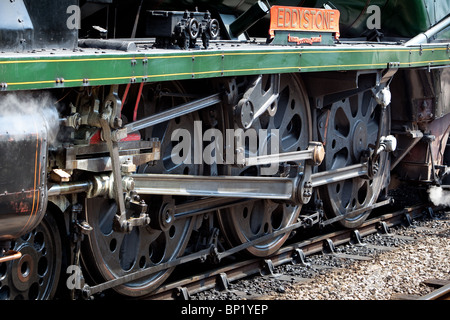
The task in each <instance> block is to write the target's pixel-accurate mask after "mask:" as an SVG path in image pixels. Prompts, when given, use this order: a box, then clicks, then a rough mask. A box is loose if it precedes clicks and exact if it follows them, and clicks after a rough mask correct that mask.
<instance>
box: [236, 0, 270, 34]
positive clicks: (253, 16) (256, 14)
mask: <svg viewBox="0 0 450 320" xmlns="http://www.w3.org/2000/svg"><path fill="white" fill-rule="evenodd" d="M269 11H270V7H268V6H267V5H266V4H265V3H264V2H262V1H258V2H256V3H255V4H254V5H252V6H251V7H250V8H249V9H248V10H247V11H245V12H244V13H243V14H242V15H240V16H239V17H238V18H237V19H236V20H234V21H233V22H232V23H231V24H230V33H231V35H232V36H233V37H236V38H237V37H239V35H241V34H242V33H244V32H245V31H247V30H248V29H250V27H251V26H253V25H254V24H255V23H256V22H258V21H259V20H261V19H262V18H264V17H265V16H266V14H267V13H268V12H269Z"/></svg>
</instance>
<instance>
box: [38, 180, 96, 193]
mask: <svg viewBox="0 0 450 320" xmlns="http://www.w3.org/2000/svg"><path fill="white" fill-rule="evenodd" d="M91 187H92V183H91V182H90V181H86V182H71V183H64V184H54V185H52V186H51V187H50V188H49V189H48V191H47V195H48V196H49V197H53V196H60V195H65V194H72V193H82V192H87V191H89V189H90V188H91Z"/></svg>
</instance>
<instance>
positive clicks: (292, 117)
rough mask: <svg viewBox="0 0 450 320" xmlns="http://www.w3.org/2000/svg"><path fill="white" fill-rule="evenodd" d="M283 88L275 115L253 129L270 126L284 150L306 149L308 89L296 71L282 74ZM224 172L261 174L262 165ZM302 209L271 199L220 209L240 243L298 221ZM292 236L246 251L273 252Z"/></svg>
mask: <svg viewBox="0 0 450 320" xmlns="http://www.w3.org/2000/svg"><path fill="white" fill-rule="evenodd" d="M280 88H281V92H280V95H279V97H278V101H277V102H278V105H277V110H276V113H275V115H274V116H273V117H270V116H269V115H268V114H263V115H261V116H260V117H259V118H258V119H257V120H256V121H254V123H253V125H252V128H251V129H256V130H258V129H266V130H267V131H268V133H269V135H268V137H269V138H270V139H278V144H279V146H280V152H281V153H283V152H291V151H297V150H305V149H306V148H307V146H308V142H309V139H310V130H311V126H310V120H309V119H310V115H309V105H308V100H307V96H306V91H305V89H304V87H303V86H302V84H301V83H300V82H299V81H298V79H297V78H295V76H293V75H282V76H281V79H280ZM226 113H228V111H227V110H224V114H226ZM230 126H231V125H230ZM223 129H226V127H225V128H223ZM275 129H276V130H279V134H278V135H275V134H272V135H270V131H271V130H275ZM266 151H267V150H266ZM259 152H261V150H259ZM224 173H225V174H229V175H258V174H259V168H257V167H250V168H243V169H242V168H237V167H233V166H230V167H227V168H225V172H224ZM300 210H301V206H300V205H297V206H290V205H286V204H282V203H276V202H273V201H271V200H258V201H254V202H253V203H252V204H251V205H248V204H247V205H245V206H235V207H232V208H229V209H226V210H222V211H219V214H218V218H219V221H220V225H221V226H222V232H223V233H224V235H225V237H226V239H227V240H228V242H229V243H230V245H231V246H237V245H240V244H243V243H246V242H248V240H253V239H255V238H258V237H261V236H264V235H266V234H271V233H273V232H274V231H275V230H279V229H282V228H284V227H287V226H289V225H291V224H292V223H295V222H296V219H297V217H298V214H299V212H300ZM288 236H289V234H285V235H281V236H278V237H275V238H274V239H271V240H268V241H266V242H264V243H260V244H258V245H254V246H252V247H249V248H248V249H246V253H247V254H250V255H253V256H260V257H263V256H267V255H270V254H272V253H274V252H275V251H277V250H278V249H279V248H280V247H281V246H282V245H283V243H284V242H285V241H286V239H287V238H288Z"/></svg>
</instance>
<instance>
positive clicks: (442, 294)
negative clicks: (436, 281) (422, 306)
mask: <svg viewBox="0 0 450 320" xmlns="http://www.w3.org/2000/svg"><path fill="white" fill-rule="evenodd" d="M417 300H450V283H449V284H447V285H445V286H443V287H442V288H439V289H436V290H434V291H433V292H431V293H429V294H427V295H424V296H423V297H420V298H418V299H417Z"/></svg>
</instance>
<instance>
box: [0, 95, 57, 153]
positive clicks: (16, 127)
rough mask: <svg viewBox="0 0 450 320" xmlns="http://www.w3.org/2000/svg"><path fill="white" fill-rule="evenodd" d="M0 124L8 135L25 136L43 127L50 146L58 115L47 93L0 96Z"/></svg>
mask: <svg viewBox="0 0 450 320" xmlns="http://www.w3.org/2000/svg"><path fill="white" fill-rule="evenodd" d="M0 118H1V119H0V120H1V121H0V122H1V123H3V124H6V127H7V128H8V133H9V134H15V135H20V134H22V133H23V134H25V133H29V132H33V130H36V129H35V128H42V127H45V128H46V129H47V130H46V131H47V139H48V143H49V144H50V145H53V144H54V143H55V142H56V137H57V134H58V131H59V115H58V110H57V109H56V107H55V103H54V99H52V97H51V96H50V95H49V94H47V93H42V92H39V93H34V94H32V93H20V94H15V93H13V94H6V95H2V96H0Z"/></svg>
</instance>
